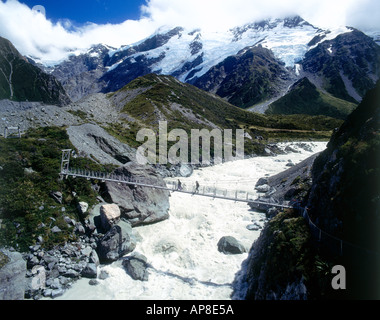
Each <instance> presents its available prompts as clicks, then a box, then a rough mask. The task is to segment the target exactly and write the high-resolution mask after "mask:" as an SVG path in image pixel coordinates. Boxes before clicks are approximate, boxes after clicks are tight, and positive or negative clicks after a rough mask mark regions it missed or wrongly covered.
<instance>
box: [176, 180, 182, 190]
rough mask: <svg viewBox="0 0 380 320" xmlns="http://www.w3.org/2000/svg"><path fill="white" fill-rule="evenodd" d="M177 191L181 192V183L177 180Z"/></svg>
mask: <svg viewBox="0 0 380 320" xmlns="http://www.w3.org/2000/svg"><path fill="white" fill-rule="evenodd" d="M177 190H179V191H182V190H183V187H182V182H181V181H180V180H178V187H177Z"/></svg>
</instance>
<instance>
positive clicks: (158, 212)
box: [102, 163, 170, 227]
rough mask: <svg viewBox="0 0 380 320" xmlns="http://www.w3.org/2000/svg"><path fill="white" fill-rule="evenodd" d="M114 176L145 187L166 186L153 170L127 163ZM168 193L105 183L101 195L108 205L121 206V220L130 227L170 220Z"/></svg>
mask: <svg viewBox="0 0 380 320" xmlns="http://www.w3.org/2000/svg"><path fill="white" fill-rule="evenodd" d="M115 174H116V175H118V176H121V177H122V178H124V179H128V178H130V179H133V180H136V179H138V180H140V181H141V182H143V183H144V184H148V185H154V186H159V187H165V186H166V184H165V182H164V180H163V178H162V176H160V175H159V174H158V173H157V172H156V171H155V170H154V169H153V168H151V167H148V166H141V165H138V164H136V163H128V164H126V165H125V166H123V167H121V168H118V169H117V170H116V171H115ZM169 195H170V193H169V191H166V190H159V189H153V188H148V187H140V186H135V185H127V184H118V183H113V182H105V184H104V188H103V190H102V196H103V198H104V199H105V200H106V201H107V202H108V203H114V204H117V205H118V206H119V207H120V210H121V213H122V217H124V218H126V219H127V220H128V221H129V222H130V223H131V225H132V226H134V227H135V226H141V225H147V224H152V223H156V222H160V221H163V220H166V219H168V218H169V207H170V205H169Z"/></svg>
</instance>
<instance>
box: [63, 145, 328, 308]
mask: <svg viewBox="0 0 380 320" xmlns="http://www.w3.org/2000/svg"><path fill="white" fill-rule="evenodd" d="M306 144H307V145H308V146H310V147H311V148H312V151H310V150H309V151H306V150H304V149H303V148H299V147H298V145H297V144H292V143H290V145H291V146H292V148H293V149H296V150H297V151H299V153H288V154H286V155H279V156H276V157H256V158H252V159H247V160H239V161H235V162H229V163H225V164H222V165H218V166H214V167H208V168H203V169H200V170H196V171H194V173H193V175H192V176H191V177H189V178H181V181H182V183H183V184H193V183H194V182H195V181H199V182H200V184H201V187H202V186H215V187H216V188H217V189H229V190H236V189H238V190H242V191H249V192H250V193H252V194H254V193H255V190H254V187H255V184H256V182H257V181H258V179H260V178H261V177H265V176H272V175H275V174H277V173H280V172H282V171H285V170H286V169H288V167H286V164H287V163H288V162H289V160H291V161H292V162H293V163H294V164H298V163H299V162H301V161H303V160H305V159H306V158H308V157H310V156H311V155H313V154H314V153H317V152H321V151H323V150H324V149H325V148H326V143H325V142H307V143H306ZM287 145H289V144H281V145H280V147H281V148H285V147H286V146H287ZM265 219H266V218H265V214H262V213H258V212H255V211H252V210H251V209H250V207H249V206H248V205H247V204H246V203H235V202H234V201H228V200H219V199H211V198H204V197H200V196H196V195H193V196H192V195H188V194H180V193H176V192H174V193H172V194H171V197H170V218H169V219H168V220H166V221H164V222H161V223H158V224H154V225H150V226H144V227H139V228H136V229H135V230H136V231H137V233H138V234H139V237H140V241H139V243H138V245H137V248H136V250H135V252H139V253H141V254H143V255H145V256H146V257H147V259H148V263H149V264H150V266H151V267H150V268H149V281H147V282H142V281H134V280H133V279H132V278H131V277H130V276H129V275H128V274H127V273H126V271H125V270H124V269H123V267H122V265H121V262H120V261H118V262H115V263H113V264H111V265H107V266H102V267H101V270H104V271H106V272H107V273H108V274H109V277H108V278H107V279H105V280H98V281H99V284H98V285H97V286H91V285H89V280H88V279H81V280H79V281H78V282H76V283H75V284H74V285H73V286H72V288H70V289H69V290H68V291H67V292H66V293H65V294H64V295H63V296H61V297H59V298H58V299H60V300H228V299H230V296H231V293H232V291H233V288H232V282H233V280H234V278H235V274H236V273H237V272H238V271H239V270H240V268H241V264H242V262H243V261H244V260H245V259H246V258H247V257H248V253H244V254H240V255H225V254H223V253H220V252H219V251H218V248H217V244H218V242H219V240H220V238H222V237H223V236H232V237H234V238H236V239H237V240H238V241H239V242H241V243H242V244H243V245H244V246H245V247H246V249H247V252H248V251H249V249H250V247H251V246H252V244H253V242H254V241H255V240H256V239H257V238H258V237H259V236H260V232H261V230H258V231H249V230H248V229H247V226H248V225H251V224H254V223H256V224H258V225H260V226H261V227H263V226H264V224H265V223H266V220H265ZM58 299H57V300H58Z"/></svg>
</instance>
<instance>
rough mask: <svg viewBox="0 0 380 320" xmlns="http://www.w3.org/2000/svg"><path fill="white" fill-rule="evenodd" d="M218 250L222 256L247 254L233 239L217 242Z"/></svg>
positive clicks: (222, 239) (226, 238) (228, 238)
mask: <svg viewBox="0 0 380 320" xmlns="http://www.w3.org/2000/svg"><path fill="white" fill-rule="evenodd" d="M218 250H219V252H222V253H224V254H242V253H244V252H247V250H246V249H245V247H244V246H243V245H242V244H241V243H240V242H239V241H237V240H236V239H235V238H234V237H223V238H221V239H220V240H219V242H218Z"/></svg>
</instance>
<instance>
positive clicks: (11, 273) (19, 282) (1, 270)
mask: <svg viewBox="0 0 380 320" xmlns="http://www.w3.org/2000/svg"><path fill="white" fill-rule="evenodd" d="M25 289H26V262H25V260H24V259H23V258H22V255H21V254H20V253H18V252H11V251H8V250H1V251H0V300H24V296H25Z"/></svg>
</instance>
